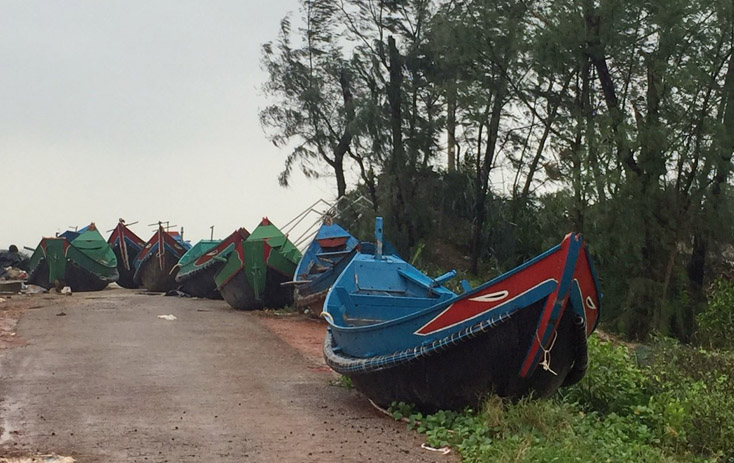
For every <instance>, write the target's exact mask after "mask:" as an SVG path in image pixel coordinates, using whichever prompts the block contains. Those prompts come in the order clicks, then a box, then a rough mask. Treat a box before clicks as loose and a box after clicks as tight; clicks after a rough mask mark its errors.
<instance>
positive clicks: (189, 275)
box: [176, 228, 250, 299]
mask: <svg viewBox="0 0 734 463" xmlns="http://www.w3.org/2000/svg"><path fill="white" fill-rule="evenodd" d="M248 236H250V233H249V232H248V231H247V230H245V229H244V228H240V229H239V230H235V231H234V232H233V233H232V234H231V235H229V236H228V237H227V238H225V239H223V240H201V241H199V242H198V243H196V244H195V245H194V246H193V247H192V248H191V249H189V250H188V251H187V252H186V254H184V255H183V256H182V257H181V260H179V261H178V268H179V270H178V274H177V275H176V281H177V282H178V283H179V284H180V285H181V286H179V290H180V291H182V292H184V293H186V294H189V295H191V296H194V297H205V298H208V299H221V298H222V296H221V294H219V290H218V289H217V284H216V283H215V281H214V277H215V276H216V275H217V273H219V271H220V270H221V269H222V268H223V267H224V265H225V264H226V263H227V259H228V258H229V256H230V254H232V251H233V250H234V248H235V243H236V242H238V241H242V240H245V239H247V237H248Z"/></svg>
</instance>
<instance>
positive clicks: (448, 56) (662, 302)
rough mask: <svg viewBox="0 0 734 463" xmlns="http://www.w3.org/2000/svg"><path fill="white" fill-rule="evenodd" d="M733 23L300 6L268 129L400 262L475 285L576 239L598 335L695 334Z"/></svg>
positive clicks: (576, 8)
mask: <svg viewBox="0 0 734 463" xmlns="http://www.w3.org/2000/svg"><path fill="white" fill-rule="evenodd" d="M733 26H734V5H733V4H732V3H731V1H728V0H727V1H724V0H715V1H702V0H685V1H684V0H649V1H646V2H625V1H621V0H561V1H550V0H529V1H528V0H499V1H495V2H485V1H480V0H463V1H454V0H390V1H387V0H318V1H316V0H300V15H298V17H296V18H293V17H291V16H289V17H286V18H285V19H283V21H282V24H281V28H280V32H279V35H278V37H277V40H275V41H273V42H269V43H267V44H265V45H264V47H263V65H264V68H265V69H266V70H267V71H268V74H269V79H268V81H267V82H266V84H265V85H264V88H263V89H264V92H265V94H266V96H267V97H268V98H270V101H271V103H272V104H271V105H269V106H268V107H266V108H265V109H263V110H262V111H261V114H260V115H261V121H262V123H263V126H264V128H265V129H266V130H267V132H268V134H269V136H270V137H271V139H272V141H273V142H274V143H276V144H277V145H278V146H283V147H288V149H290V150H291V151H290V154H289V155H288V156H287V158H286V161H285V168H284V171H283V173H282V174H281V176H280V180H281V183H283V184H284V185H285V184H287V183H288V179H289V178H290V175H291V174H292V171H293V169H294V168H296V167H300V168H301V169H302V171H303V172H304V173H305V174H306V175H307V176H321V175H327V176H331V177H333V178H334V179H335V186H336V188H335V192H336V194H337V195H338V196H342V195H364V196H366V197H368V198H370V199H371V200H372V201H373V203H374V205H375V213H379V214H382V215H384V216H386V217H390V220H388V221H387V222H386V233H387V236H389V237H390V240H391V241H392V242H393V244H394V245H396V246H397V248H398V249H399V250H400V251H401V253H402V254H403V255H413V254H414V253H415V252H416V250H417V249H418V248H419V247H421V246H422V247H424V251H423V252H422V254H423V258H424V259H425V260H426V261H428V262H431V258H432V256H431V253H432V251H433V250H434V248H435V247H436V246H434V244H435V243H443V248H442V249H441V253H440V254H441V255H442V256H458V258H456V259H454V261H452V260H451V259H448V260H449V262H444V261H443V260H438V261H435V260H434V261H433V263H434V264H438V265H439V266H445V265H446V264H447V263H448V264H452V265H453V264H458V265H457V266H458V267H459V270H468V271H471V272H472V273H473V274H475V275H479V276H480V277H483V276H485V275H487V274H491V273H496V272H499V271H502V270H505V269H507V268H510V267H512V266H514V265H517V264H518V263H519V262H522V261H523V260H525V259H527V258H528V257H530V256H532V255H535V254H537V253H539V252H542V251H543V250H544V249H545V248H547V247H548V246H549V245H552V244H557V243H558V242H559V241H560V239H561V238H562V237H563V235H565V234H566V233H568V232H570V231H577V232H582V233H584V235H585V237H586V239H587V242H588V243H589V244H590V247H591V251H592V254H593V255H594V256H595V260H596V263H597V270H598V273H599V275H601V278H602V286H603V290H604V293H605V298H604V311H603V312H604V313H603V322H604V325H605V326H606V328H607V329H610V330H612V331H616V332H620V333H622V334H624V335H626V336H627V337H628V338H630V339H637V340H644V339H647V338H648V337H650V336H651V335H652V334H653V333H660V334H663V335H669V336H673V337H676V338H677V339H680V340H682V341H685V342H688V341H691V340H694V338H696V339H699V338H700V337H696V336H694V334H695V330H696V326H697V323H704V324H706V323H708V322H707V320H708V319H707V318H706V317H705V316H702V317H699V313H700V312H701V310H702V309H703V308H704V307H705V305H706V297H705V289H706V288H707V286H708V285H709V284H710V283H711V282H712V281H713V280H714V279H715V278H716V276H717V275H719V274H721V273H722V272H725V271H727V272H728V270H727V269H728V266H729V263H730V261H728V260H727V259H725V258H724V256H725V255H726V254H727V252H726V251H727V250H729V249H731V246H732V237H733V236H734V233H732V232H733V231H734V230H732V226H734V220H732V212H734V207H733V206H732V205H733V203H732V200H731V192H730V190H731V188H730V185H731V182H730V177H731V175H730V174H731V170H732V168H731V167H732V153H733V152H734V53H733V51H734V28H733ZM446 243H451V245H448V244H446ZM435 254H438V253H434V256H433V257H435ZM464 257H466V258H464ZM709 328H713V327H712V326H711V325H710V324H709ZM701 341H702V342H704V343H706V342H708V341H706V340H703V339H701Z"/></svg>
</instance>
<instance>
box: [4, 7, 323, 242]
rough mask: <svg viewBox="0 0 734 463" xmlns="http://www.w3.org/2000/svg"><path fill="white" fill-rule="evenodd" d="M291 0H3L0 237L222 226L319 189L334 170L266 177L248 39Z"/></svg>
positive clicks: (276, 166)
mask: <svg viewBox="0 0 734 463" xmlns="http://www.w3.org/2000/svg"><path fill="white" fill-rule="evenodd" d="M297 7H298V4H297V1H296V0H270V1H264V2H262V1H252V0H239V1H236V0H231V1H229V0H228V1H225V0H220V1H180V0H175V1H173V0H170V1H151V2H149V1H130V0H127V1H97V0H88V1H66V0H65V1H31V0H18V1H8V0H0V160H1V163H0V178H2V195H3V199H2V200H0V201H1V204H2V208H1V210H2V215H1V216H0V248H6V247H7V246H8V245H9V244H10V243H16V244H18V245H19V246H22V245H26V246H32V247H35V246H36V244H37V243H38V241H39V240H40V238H41V236H43V235H46V236H48V235H53V234H54V233H55V232H57V231H63V230H64V229H66V228H67V227H68V226H72V225H78V226H84V225H86V224H88V223H89V222H91V221H95V222H96V223H97V225H98V226H99V228H100V229H101V230H102V231H103V232H104V231H106V230H108V229H110V228H112V227H113V226H114V224H115V223H116V222H117V218H118V217H123V218H125V219H126V220H128V221H129V222H132V221H136V220H138V221H140V222H141V224H140V225H136V226H134V227H133V230H134V231H135V232H136V233H138V234H139V235H140V236H141V237H142V238H144V239H148V238H149V237H150V235H151V234H152V231H153V230H152V228H150V227H147V226H145V225H147V224H148V223H153V222H156V221H158V220H170V221H172V222H173V223H175V224H176V225H179V226H181V225H183V226H184V227H185V237H186V238H187V239H190V240H192V241H196V240H198V239H200V238H205V237H208V236H209V226H211V225H215V227H216V228H215V235H217V236H219V237H224V236H226V235H227V234H229V233H230V232H232V231H233V230H234V229H235V228H237V227H239V226H245V227H247V228H248V229H250V230H251V229H252V228H254V227H255V225H256V224H257V223H258V221H259V219H260V218H261V217H262V216H265V215H267V216H269V217H270V218H271V220H272V221H273V223H275V224H276V225H282V224H284V223H285V222H286V221H287V220H289V219H290V218H292V217H293V216H294V215H296V214H297V213H298V212H300V211H301V210H303V209H305V208H306V207H307V206H309V205H310V204H311V203H313V202H314V201H316V200H317V199H318V198H322V197H323V198H325V199H329V200H332V199H333V195H334V193H333V190H334V188H333V187H332V185H331V179H325V180H322V181H319V182H311V181H307V180H306V179H304V178H303V176H302V175H300V173H297V174H296V175H295V176H294V182H293V184H292V186H291V187H290V188H288V189H284V188H281V187H280V186H279V185H278V182H277V174H278V173H279V172H280V170H281V169H282V165H283V160H284V158H285V155H286V154H287V153H286V152H284V151H282V150H279V149H277V148H275V147H274V146H273V145H272V144H270V143H269V142H268V141H267V139H266V138H265V135H264V134H263V132H262V129H261V127H260V125H259V122H258V117H257V113H258V109H259V108H262V107H264V106H265V105H266V101H265V100H264V98H263V96H262V94H261V91H260V85H261V84H262V82H263V81H264V79H265V74H264V73H263V71H262V70H261V69H260V46H261V44H262V43H263V42H266V41H268V40H273V39H275V38H276V36H277V32H278V23H279V21H280V19H281V18H282V17H283V16H284V15H285V14H286V13H287V12H288V11H295V10H297ZM103 234H105V233H103ZM105 235H106V234H105Z"/></svg>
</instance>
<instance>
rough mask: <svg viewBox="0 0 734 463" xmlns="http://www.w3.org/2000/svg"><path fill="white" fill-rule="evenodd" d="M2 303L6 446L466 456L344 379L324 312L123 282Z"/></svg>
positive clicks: (389, 457)
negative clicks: (296, 312) (257, 307)
mask: <svg viewBox="0 0 734 463" xmlns="http://www.w3.org/2000/svg"><path fill="white" fill-rule="evenodd" d="M0 304H1V305H0V314H2V313H3V311H4V313H5V315H6V317H5V318H6V320H5V322H4V323H0V328H2V327H3V326H4V329H5V333H4V334H3V335H2V336H1V337H0V341H4V342H0V456H29V455H39V454H49V453H54V454H58V455H65V456H71V457H73V458H74V459H76V460H77V461H79V462H105V463H106V462H243V461H247V462H250V461H252V462H390V463H396V462H431V461H435V462H442V463H443V462H450V461H456V457H455V456H453V455H449V456H444V455H441V454H438V453H435V452H431V451H428V450H424V449H422V448H421V443H422V442H423V439H422V437H421V436H420V435H418V434H416V433H415V432H413V431H408V430H407V429H406V428H405V424H403V423H397V422H395V421H393V420H392V419H390V418H389V417H386V416H384V415H382V414H380V413H379V412H377V411H376V410H375V409H374V408H373V407H372V406H370V405H369V403H368V402H367V400H366V399H365V398H364V397H362V396H361V395H359V393H357V392H355V391H351V390H348V389H346V388H345V387H342V386H338V385H335V383H336V381H335V379H336V376H335V374H334V373H333V372H331V371H330V370H329V369H328V368H327V367H325V366H324V364H323V361H322V360H321V359H320V356H319V354H318V352H319V351H320V343H321V336H322V334H321V333H322V332H321V330H323V326H322V325H319V324H318V323H317V322H314V321H309V320H306V319H300V321H298V320H295V323H294V319H292V318H291V319H288V320H286V318H285V317H282V318H281V319H278V318H277V317H275V316H270V317H268V316H264V315H263V314H262V313H252V312H242V311H235V310H232V309H230V308H229V307H228V306H227V305H226V304H225V303H224V302H222V301H208V300H201V299H187V298H177V297H163V296H158V295H146V294H142V293H141V292H139V291H130V290H123V289H113V290H109V289H108V290H105V291H101V292H96V293H75V294H73V295H72V296H62V295H56V294H37V295H33V296H14V297H13V298H12V299H11V300H9V301H8V300H6V301H5V302H3V303H0ZM3 307H5V308H4V309H3ZM9 307H15V309H16V312H15V313H16V315H17V314H18V313H22V315H20V316H19V321H18V323H17V324H14V323H13V322H12V320H11V321H10V322H9V321H8V318H12V317H11V315H8V314H12V313H13V312H12V310H9V309H8V308H9ZM18 307H20V309H18ZM21 309H22V310H21ZM159 315H174V316H175V317H176V320H170V321H169V320H165V319H161V318H159V317H158V316H159ZM16 318H18V317H17V316H16ZM301 325H302V326H301ZM299 326H301V328H303V329H301V328H299ZM314 333H315V334H314ZM3 347H4V348H3Z"/></svg>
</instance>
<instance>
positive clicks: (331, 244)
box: [316, 236, 349, 248]
mask: <svg viewBox="0 0 734 463" xmlns="http://www.w3.org/2000/svg"><path fill="white" fill-rule="evenodd" d="M348 239H349V237H348V236H345V237H343V238H323V239H320V240H316V242H317V243H319V246H321V247H322V248H335V247H337V246H344V245H345V244H347V240H348Z"/></svg>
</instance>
